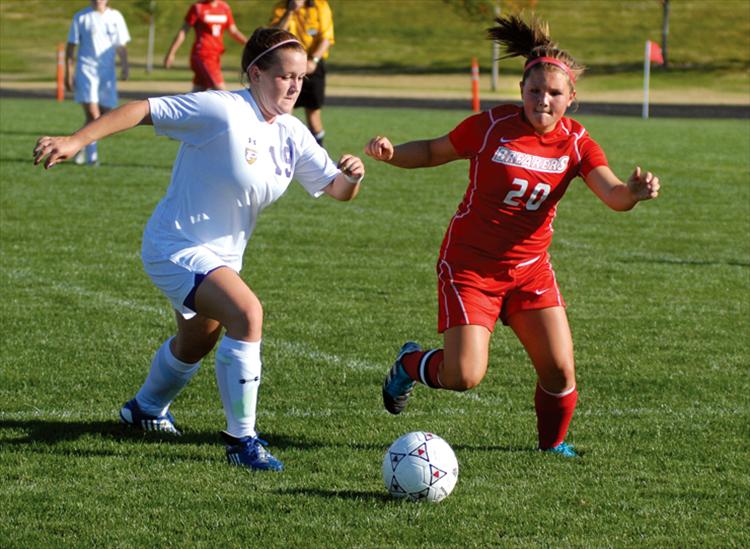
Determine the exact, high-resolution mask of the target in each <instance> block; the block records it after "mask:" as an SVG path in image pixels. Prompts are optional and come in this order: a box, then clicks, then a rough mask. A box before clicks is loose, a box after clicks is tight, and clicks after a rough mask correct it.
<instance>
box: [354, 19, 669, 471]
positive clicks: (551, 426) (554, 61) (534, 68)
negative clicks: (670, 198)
mask: <svg viewBox="0 0 750 549" xmlns="http://www.w3.org/2000/svg"><path fill="white" fill-rule="evenodd" d="M496 22H497V26H496V27H494V28H492V29H489V37H490V38H491V39H494V40H496V41H497V42H498V43H499V44H500V45H501V47H504V48H505V51H506V53H507V56H506V57H514V56H520V57H523V58H525V60H526V62H525V66H524V72H523V78H522V80H521V83H520V86H521V98H522V100H523V105H522V106H520V107H517V106H514V105H501V106H497V107H495V108H493V109H491V110H489V111H486V112H483V113H480V114H477V115H474V116H471V117H469V118H467V119H466V120H464V121H463V122H461V123H460V124H459V125H458V126H456V128H455V129H454V130H452V131H451V132H450V133H448V134H447V135H444V136H441V137H437V138H434V139H428V140H424V141H412V142H409V143H405V144H402V145H398V146H396V147H394V146H393V145H392V144H391V142H390V141H389V140H388V139H387V138H385V137H376V138H374V139H372V140H371V141H370V142H369V143H368V145H367V147H366V153H367V154H368V155H369V156H372V157H373V158H375V159H376V160H381V161H384V162H387V163H389V164H392V165H394V166H398V167H401V168H421V167H430V166H439V165H441V164H445V163H447V162H452V161H454V160H469V161H470V167H469V186H468V189H467V190H466V193H465V195H464V198H463V201H462V202H461V204H460V205H459V207H458V210H457V212H456V214H455V215H454V216H453V219H452V220H451V222H450V224H449V225H448V229H447V231H446V234H445V237H444V239H443V244H442V246H441V250H440V256H439V259H438V263H437V276H438V302H439V306H438V331H439V332H440V333H442V334H443V348H442V349H425V350H423V349H421V348H420V346H419V345H417V344H416V343H414V342H407V343H406V344H404V345H403V347H401V350H400V352H399V354H398V356H397V357H396V362H395V364H394V365H393V366H392V368H391V370H390V371H389V372H388V375H387V376H386V379H385V381H384V383H383V402H384V404H385V407H386V409H387V410H388V411H389V412H390V413H392V414H398V413H400V412H401V411H402V410H403V409H404V407H405V406H406V402H407V399H408V397H409V395H410V393H411V391H412V389H413V387H414V385H415V382H417V381H419V382H421V383H423V384H425V385H426V386H428V387H430V388H443V389H450V390H453V391H465V390H467V389H471V388H472V387H475V386H476V385H478V384H479V382H480V381H481V380H482V378H483V377H484V375H485V373H486V371H487V361H488V355H489V345H490V337H491V335H492V331H493V329H494V327H495V324H496V322H497V320H498V319H499V320H501V321H502V322H503V323H504V324H507V325H509V326H510V327H511V329H512V330H513V331H514V332H515V334H516V336H517V337H518V339H519V340H520V341H521V344H522V345H523V346H524V348H525V349H526V352H527V353H528V355H529V357H530V359H531V362H532V363H533V365H534V368H535V369H536V372H537V385H536V392H535V396H534V402H535V408H536V416H537V430H538V447H539V449H541V450H545V451H551V452H554V453H557V454H561V455H563V456H566V457H576V456H577V453H576V452H575V450H573V447H572V446H571V445H569V444H567V443H566V442H565V437H566V434H567V431H568V426H569V424H570V421H571V419H572V417H573V412H574V410H575V407H576V402H577V399H578V391H577V389H576V377H575V365H574V360H573V342H572V337H571V333H570V327H569V325H568V319H567V315H566V313H565V303H564V301H563V298H562V296H561V295H560V290H559V288H558V285H557V281H556V279H555V273H554V271H553V269H552V265H551V263H550V256H549V253H548V249H549V246H550V244H551V242H552V221H553V219H554V217H555V214H556V211H557V204H558V202H559V201H560V199H561V198H562V196H563V194H564V193H565V191H566V189H567V188H568V185H569V184H570V182H571V181H572V180H573V179H574V178H576V177H581V178H583V180H584V181H585V182H586V185H587V186H588V187H589V189H591V191H592V192H593V193H594V194H595V195H596V196H597V197H598V198H599V199H600V200H601V201H602V202H604V203H605V204H606V205H607V206H609V207H610V208H612V209H613V210H616V211H625V210H630V209H632V208H633V207H635V205H636V204H638V202H640V201H642V200H649V199H652V198H656V196H657V195H658V191H659V179H658V178H657V177H655V176H654V175H653V174H651V173H650V172H646V171H643V170H641V168H640V167H636V168H635V170H634V171H633V173H632V175H631V176H630V177H629V178H628V180H627V181H626V182H622V181H620V180H619V179H618V178H617V176H615V175H614V173H613V172H612V170H610V168H609V167H608V163H607V159H606V157H605V155H604V152H603V151H602V149H601V148H600V147H599V145H598V144H597V143H596V142H595V141H594V140H593V139H592V138H591V137H590V136H589V135H588V134H587V132H586V129H585V128H584V127H583V126H581V125H580V124H579V123H578V122H576V121H575V120H572V119H570V118H566V117H565V112H566V110H567V109H568V107H570V106H571V104H572V103H573V101H574V100H575V98H576V91H575V83H576V79H577V78H578V77H579V76H580V75H581V74H582V73H583V66H582V65H580V64H578V63H577V62H576V61H575V59H573V58H572V57H571V56H570V55H569V54H568V53H567V52H565V51H563V50H561V49H558V48H557V46H556V44H555V43H554V42H552V40H551V38H550V36H549V30H548V27H547V25H546V24H544V23H542V22H541V21H539V20H537V19H532V21H531V23H526V22H525V21H523V20H522V19H520V18H518V17H515V16H511V17H507V18H503V19H497V20H496Z"/></svg>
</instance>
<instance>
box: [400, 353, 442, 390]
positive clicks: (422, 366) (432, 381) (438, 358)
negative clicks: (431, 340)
mask: <svg viewBox="0 0 750 549" xmlns="http://www.w3.org/2000/svg"><path fill="white" fill-rule="evenodd" d="M442 363H443V350H442V349H428V350H426V351H417V352H414V353H409V354H408V355H405V356H404V358H402V359H401V364H403V365H404V370H406V373H407V374H408V375H409V377H410V378H412V379H413V380H414V381H419V382H420V383H424V384H425V385H427V386H428V387H431V388H432V389H439V388H441V387H442V385H441V384H440V381H439V380H438V369H439V368H440V365H441V364H442Z"/></svg>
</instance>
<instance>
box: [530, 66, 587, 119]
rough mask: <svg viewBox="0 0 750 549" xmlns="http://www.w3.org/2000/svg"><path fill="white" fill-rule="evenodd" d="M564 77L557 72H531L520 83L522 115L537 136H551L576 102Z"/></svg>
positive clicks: (535, 70) (565, 76)
mask: <svg viewBox="0 0 750 549" xmlns="http://www.w3.org/2000/svg"><path fill="white" fill-rule="evenodd" d="M575 96H576V92H575V90H571V86H570V82H569V81H568V77H567V75H565V74H564V73H563V72H562V71H560V70H558V69H552V70H545V69H544V68H543V67H538V68H537V67H535V68H533V69H531V71H530V72H529V74H528V75H527V76H526V80H525V81H524V82H522V83H521V98H522V99H523V113H524V115H525V116H526V120H528V121H529V123H530V124H531V125H532V126H534V129H535V130H536V131H537V133H542V134H544V133H547V132H551V131H552V130H554V129H555V126H557V123H558V122H559V121H560V119H561V118H562V117H563V115H564V114H565V111H566V110H567V109H568V107H570V105H571V103H573V100H574V99H575Z"/></svg>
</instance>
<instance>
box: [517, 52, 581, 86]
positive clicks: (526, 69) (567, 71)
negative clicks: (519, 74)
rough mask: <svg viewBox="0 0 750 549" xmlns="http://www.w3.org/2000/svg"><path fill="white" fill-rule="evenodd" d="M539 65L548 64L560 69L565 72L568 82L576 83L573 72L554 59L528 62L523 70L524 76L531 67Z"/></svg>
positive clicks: (543, 58)
mask: <svg viewBox="0 0 750 549" xmlns="http://www.w3.org/2000/svg"><path fill="white" fill-rule="evenodd" d="M539 63H549V64H550V65H554V66H556V67H560V68H561V69H562V70H564V71H565V74H567V75H568V78H570V81H571V82H572V83H573V84H575V83H576V75H575V74H573V71H572V70H570V67H569V66H568V65H566V64H565V63H563V62H562V61H560V60H559V59H555V58H554V57H537V58H536V59H534V60H533V61H529V62H528V63H526V65H525V66H524V68H523V72H524V74H526V72H527V71H528V70H529V69H530V68H531V67H534V66H536V65H538V64H539Z"/></svg>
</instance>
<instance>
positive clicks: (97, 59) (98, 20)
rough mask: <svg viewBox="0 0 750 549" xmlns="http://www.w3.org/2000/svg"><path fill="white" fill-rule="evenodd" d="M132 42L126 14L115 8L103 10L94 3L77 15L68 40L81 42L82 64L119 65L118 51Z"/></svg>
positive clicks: (80, 60) (112, 68)
mask: <svg viewBox="0 0 750 549" xmlns="http://www.w3.org/2000/svg"><path fill="white" fill-rule="evenodd" d="M128 42H130V33H129V32H128V26H127V25H126V24H125V19H124V18H123V16H122V14H121V13H120V12H119V11H117V10H113V9H111V8H107V9H106V10H104V13H100V12H98V11H97V10H95V9H94V8H92V7H90V6H89V7H88V8H85V9H82V10H81V11H79V12H78V13H76V14H75V15H74V16H73V21H72V22H71V24H70V30H69V31H68V43H69V44H76V45H77V46H78V61H77V63H78V65H90V66H97V65H99V66H100V67H107V68H109V67H111V70H113V71H114V67H115V51H116V49H117V48H118V47H120V46H124V45H125V44H127V43H128Z"/></svg>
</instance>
